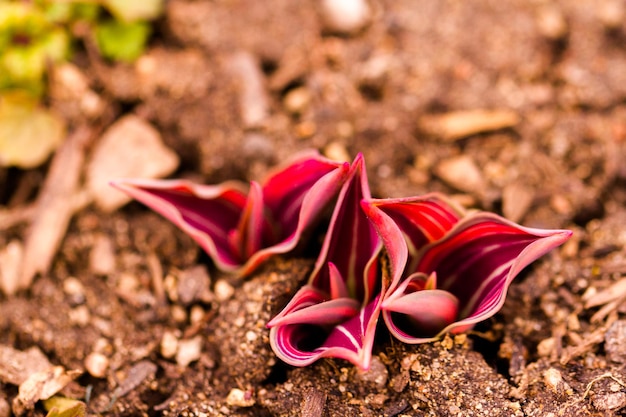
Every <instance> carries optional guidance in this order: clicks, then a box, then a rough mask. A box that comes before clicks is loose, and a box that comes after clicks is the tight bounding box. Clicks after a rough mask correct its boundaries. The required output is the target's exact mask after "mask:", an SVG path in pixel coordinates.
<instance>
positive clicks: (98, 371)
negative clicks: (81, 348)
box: [85, 352, 109, 378]
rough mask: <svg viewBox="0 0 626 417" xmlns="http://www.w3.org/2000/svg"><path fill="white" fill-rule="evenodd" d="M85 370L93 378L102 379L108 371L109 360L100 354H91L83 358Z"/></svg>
mask: <svg viewBox="0 0 626 417" xmlns="http://www.w3.org/2000/svg"><path fill="white" fill-rule="evenodd" d="M85 369H86V370H87V372H89V375H91V376H93V377H95V378H104V377H105V376H106V374H107V371H108V369H109V358H107V357H106V356H104V355H103V354H102V353H98V352H92V353H90V354H89V355H87V357H86V358H85Z"/></svg>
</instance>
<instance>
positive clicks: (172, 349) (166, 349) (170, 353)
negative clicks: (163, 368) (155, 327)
mask: <svg viewBox="0 0 626 417" xmlns="http://www.w3.org/2000/svg"><path fill="white" fill-rule="evenodd" d="M177 351H178V337H176V334H174V332H172V331H169V330H166V331H165V332H163V337H161V356H163V357H164V358H166V359H171V358H173V357H174V355H176V352H177Z"/></svg>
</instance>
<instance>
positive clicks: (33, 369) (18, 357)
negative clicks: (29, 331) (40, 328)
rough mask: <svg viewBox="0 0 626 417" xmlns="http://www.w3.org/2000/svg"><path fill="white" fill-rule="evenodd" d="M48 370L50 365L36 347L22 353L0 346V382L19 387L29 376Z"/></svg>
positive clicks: (9, 347)
mask: <svg viewBox="0 0 626 417" xmlns="http://www.w3.org/2000/svg"><path fill="white" fill-rule="evenodd" d="M50 368H52V364H51V363H50V362H49V361H48V358H47V357H46V355H44V354H43V352H42V351H41V350H39V348H38V347H36V346H33V347H31V348H29V349H27V350H23V351H22V350H17V349H14V348H12V347H11V346H6V345H0V381H2V382H3V383H5V384H12V385H21V384H22V383H23V382H24V381H26V380H27V379H28V377H29V376H30V375H32V374H35V373H38V372H45V371H47V370H49V369H50Z"/></svg>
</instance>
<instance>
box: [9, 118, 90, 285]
mask: <svg viewBox="0 0 626 417" xmlns="http://www.w3.org/2000/svg"><path fill="white" fill-rule="evenodd" d="M91 136H92V133H91V130H90V129H89V128H86V127H84V128H79V129H77V130H76V131H75V132H74V133H73V134H72V135H70V136H69V137H68V138H67V139H66V140H65V142H64V143H63V144H62V145H61V147H60V148H59V149H58V150H57V152H56V154H55V155H54V158H53V159H52V163H51V165H50V170H49V171H48V175H47V177H46V180H45V182H44V184H43V187H42V189H41V191H40V192H39V196H38V197H37V203H36V208H35V213H34V215H33V222H32V223H31V225H30V228H29V230H28V232H27V234H26V238H25V241H24V256H23V258H22V266H21V274H20V282H19V289H25V288H28V287H29V286H30V284H31V282H32V280H33V278H34V277H35V275H36V274H38V273H46V272H47V271H48V269H49V268H50V265H51V263H52V259H53V258H54V255H55V254H56V252H57V250H58V248H59V245H60V243H61V240H62V239H63V237H64V236H65V232H66V231H67V226H68V225H69V222H70V219H71V217H72V215H73V214H74V211H75V209H76V207H75V204H74V203H75V202H74V199H75V195H76V191H77V188H78V182H79V179H80V175H81V169H82V166H83V161H84V153H85V147H86V146H87V144H88V142H89V141H90V140H91Z"/></svg>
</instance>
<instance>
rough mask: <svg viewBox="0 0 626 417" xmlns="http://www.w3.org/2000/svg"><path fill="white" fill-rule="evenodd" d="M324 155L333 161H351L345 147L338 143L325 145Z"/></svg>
mask: <svg viewBox="0 0 626 417" xmlns="http://www.w3.org/2000/svg"><path fill="white" fill-rule="evenodd" d="M324 155H325V156H326V157H327V158H329V159H332V160H333V161H341V162H348V161H350V160H351V159H352V158H350V154H349V153H348V150H347V149H346V147H345V146H343V145H342V144H341V143H339V142H331V143H329V144H328V145H326V147H325V148H324Z"/></svg>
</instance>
